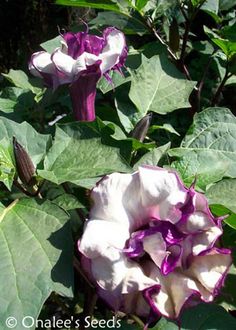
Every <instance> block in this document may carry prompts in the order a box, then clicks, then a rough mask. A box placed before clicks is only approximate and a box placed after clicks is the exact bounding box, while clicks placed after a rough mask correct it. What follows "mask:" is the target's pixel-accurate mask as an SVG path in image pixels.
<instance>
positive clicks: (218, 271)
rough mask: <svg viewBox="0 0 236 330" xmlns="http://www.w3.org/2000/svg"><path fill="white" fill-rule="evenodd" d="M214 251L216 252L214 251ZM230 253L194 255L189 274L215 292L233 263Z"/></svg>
mask: <svg viewBox="0 0 236 330" xmlns="http://www.w3.org/2000/svg"><path fill="white" fill-rule="evenodd" d="M213 253H214V252H213ZM231 260H232V258H231V256H230V255H229V254H221V253H219V254H218V253H215V254H209V255H205V256H197V257H194V259H193V261H192V263H191V267H190V270H189V274H191V276H192V277H193V278H196V279H197V280H198V281H199V282H200V283H201V284H202V285H203V286H204V287H205V288H206V289H207V290H208V291H210V292H211V293H213V291H214V289H215V288H216V287H217V284H219V283H220V280H221V279H222V276H223V275H224V273H225V272H226V271H227V269H228V268H229V266H230V264H231Z"/></svg>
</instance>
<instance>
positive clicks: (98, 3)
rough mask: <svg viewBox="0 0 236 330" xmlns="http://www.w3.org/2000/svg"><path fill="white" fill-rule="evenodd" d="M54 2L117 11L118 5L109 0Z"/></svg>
mask: <svg viewBox="0 0 236 330" xmlns="http://www.w3.org/2000/svg"><path fill="white" fill-rule="evenodd" d="M56 4H57V5H63V6H75V7H89V8H97V9H106V10H112V11H119V7H118V6H117V5H116V4H115V3H114V2H113V1H110V0H56Z"/></svg>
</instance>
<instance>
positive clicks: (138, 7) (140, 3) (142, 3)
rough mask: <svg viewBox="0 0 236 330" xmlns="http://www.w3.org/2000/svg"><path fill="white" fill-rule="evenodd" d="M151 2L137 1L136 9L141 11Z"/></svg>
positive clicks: (145, 0)
mask: <svg viewBox="0 0 236 330" xmlns="http://www.w3.org/2000/svg"><path fill="white" fill-rule="evenodd" d="M148 1H149V0H136V1H135V7H136V8H137V9H138V10H139V11H141V10H142V9H143V8H144V7H145V6H146V4H147V2H148Z"/></svg>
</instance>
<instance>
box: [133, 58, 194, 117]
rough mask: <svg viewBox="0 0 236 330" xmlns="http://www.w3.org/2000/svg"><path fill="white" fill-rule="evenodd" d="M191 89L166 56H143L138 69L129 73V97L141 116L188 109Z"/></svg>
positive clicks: (191, 86)
mask: <svg viewBox="0 0 236 330" xmlns="http://www.w3.org/2000/svg"><path fill="white" fill-rule="evenodd" d="M194 85H195V82H192V81H187V80H186V79H184V77H183V75H182V74H181V73H180V72H179V71H178V70H176V68H175V67H174V66H173V65H172V64H171V63H170V62H169V61H168V59H167V58H166V57H165V56H153V57H152V58H151V59H147V58H146V57H145V56H143V57H142V64H141V66H140V67H139V68H138V69H137V70H136V71H135V72H132V73H131V87H130V93H129V97H130V99H131V100H132V101H133V103H134V104H135V105H136V107H137V109H138V111H139V112H141V113H142V115H143V116H144V115H146V113H147V112H148V111H154V112H157V113H160V114H166V113H168V112H171V111H174V110H176V109H179V108H188V107H189V106H190V104H189V101H188V98H189V95H190V93H191V91H192V90H193V87H194ZM140 91H142V93H140Z"/></svg>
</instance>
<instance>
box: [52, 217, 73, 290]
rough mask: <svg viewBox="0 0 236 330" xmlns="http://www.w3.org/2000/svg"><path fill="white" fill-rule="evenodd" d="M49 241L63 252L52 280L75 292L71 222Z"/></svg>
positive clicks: (54, 269)
mask: <svg viewBox="0 0 236 330" xmlns="http://www.w3.org/2000/svg"><path fill="white" fill-rule="evenodd" d="M48 240H49V242H50V243H51V244H52V245H53V246H54V247H55V248H56V249H58V250H61V254H60V257H59V259H58V260H57V262H56V264H55V266H54V267H53V269H52V271H51V278H52V280H53V282H55V283H61V284H62V285H64V286H65V287H67V288H72V290H73V289H74V275H73V241H72V235H71V226H70V222H69V221H67V222H66V223H65V224H64V226H63V227H62V228H60V229H59V230H57V231H55V232H54V233H52V234H51V236H50V237H49V238H48Z"/></svg>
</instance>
